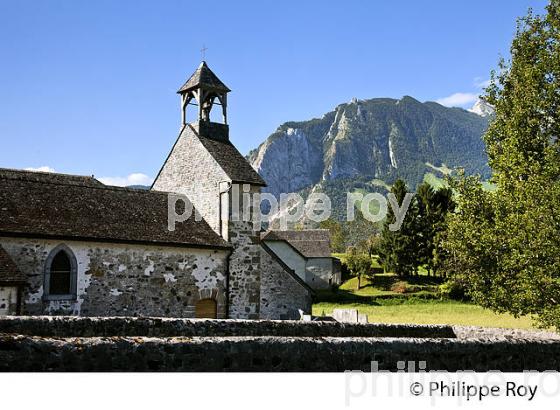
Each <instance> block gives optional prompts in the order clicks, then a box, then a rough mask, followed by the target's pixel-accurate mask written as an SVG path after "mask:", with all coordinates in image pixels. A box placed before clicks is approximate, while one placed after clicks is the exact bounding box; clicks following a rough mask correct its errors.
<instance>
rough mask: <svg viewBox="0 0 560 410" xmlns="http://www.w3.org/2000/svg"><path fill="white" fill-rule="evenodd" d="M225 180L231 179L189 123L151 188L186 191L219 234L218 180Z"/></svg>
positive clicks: (183, 192)
mask: <svg viewBox="0 0 560 410" xmlns="http://www.w3.org/2000/svg"><path fill="white" fill-rule="evenodd" d="M223 181H229V178H228V177H227V175H226V174H225V172H224V171H223V170H222V169H221V168H220V166H219V165H218V163H217V162H216V160H215V159H214V158H212V155H210V153H209V152H208V151H207V150H206V148H204V146H203V145H202V143H201V142H200V140H199V139H198V138H197V137H196V135H195V134H194V133H193V131H192V130H191V128H190V127H188V126H186V127H184V128H183V130H182V132H181V134H180V135H179V138H178V140H177V142H176V144H175V146H174V147H173V150H172V151H171V154H170V155H169V158H168V159H167V161H166V162H165V164H164V165H163V168H162V169H161V172H160V174H159V176H158V177H157V179H156V180H155V182H154V185H153V188H152V189H154V190H155V191H164V192H175V193H180V194H182V195H185V196H186V197H187V198H189V199H190V201H191V202H192V203H193V205H194V207H195V208H196V209H197V211H198V212H199V213H200V214H201V215H202V217H203V218H204V219H205V220H206V222H208V224H209V225H210V227H211V228H212V229H213V230H214V231H215V232H216V233H218V234H219V233H220V218H219V213H220V194H219V183H220V182H223Z"/></svg>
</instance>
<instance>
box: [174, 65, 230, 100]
mask: <svg viewBox="0 0 560 410" xmlns="http://www.w3.org/2000/svg"><path fill="white" fill-rule="evenodd" d="M195 88H210V89H212V90H214V91H219V92H225V93H229V92H230V91H231V90H230V89H229V88H228V87H227V86H226V85H225V84H224V83H222V81H221V80H220V79H219V78H218V76H217V75H216V74H214V72H213V71H212V70H210V68H209V67H208V65H206V61H203V62H202V63H200V65H199V66H198V68H197V69H196V71H195V72H194V74H193V75H191V77H190V78H189V79H188V80H187V82H186V83H185V84H183V86H182V87H181V88H180V89H179V91H177V94H182V93H184V92H187V91H190V90H193V89H195Z"/></svg>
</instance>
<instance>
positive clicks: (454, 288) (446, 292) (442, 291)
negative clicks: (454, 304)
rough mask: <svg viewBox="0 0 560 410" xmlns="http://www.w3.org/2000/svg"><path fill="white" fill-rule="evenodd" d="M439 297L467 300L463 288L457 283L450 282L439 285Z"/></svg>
mask: <svg viewBox="0 0 560 410" xmlns="http://www.w3.org/2000/svg"><path fill="white" fill-rule="evenodd" d="M439 295H440V297H441V298H442V299H451V300H459V301H464V300H468V299H469V298H468V296H467V295H466V293H465V288H464V287H463V286H462V285H461V284H460V283H459V282H457V281H454V280H450V281H447V282H445V283H444V284H442V285H439Z"/></svg>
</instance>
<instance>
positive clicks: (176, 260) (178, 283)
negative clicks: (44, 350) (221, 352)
mask: <svg viewBox="0 0 560 410" xmlns="http://www.w3.org/2000/svg"><path fill="white" fill-rule="evenodd" d="M0 243H1V244H2V246H3V247H4V249H5V250H6V251H7V252H8V254H10V256H11V257H12V259H13V260H14V262H15V263H16V264H17V266H18V267H19V269H20V270H21V271H22V272H23V273H24V274H26V275H27V278H28V286H27V287H26V288H25V291H24V296H23V299H24V301H23V306H22V310H23V312H22V313H23V314H24V315H41V314H50V315H60V314H64V315H83V316H111V315H113V316H174V317H194V306H195V303H196V302H197V301H198V300H199V299H204V298H214V299H216V301H217V306H218V317H225V315H226V290H225V289H226V288H225V286H226V272H227V270H226V268H227V267H226V259H227V251H222V250H204V249H187V248H167V247H158V246H143V245H121V244H105V243H93V242H72V241H68V242H64V245H66V246H67V247H68V248H70V250H71V251H72V252H73V253H74V255H75V256H76V259H77V268H78V271H77V283H78V285H77V298H76V300H71V301H70V300H69V301H45V300H43V280H44V272H45V264H46V260H47V257H48V255H49V253H50V252H51V251H52V250H53V249H54V248H56V247H57V246H58V245H60V244H61V242H60V241H53V240H33V239H12V238H0Z"/></svg>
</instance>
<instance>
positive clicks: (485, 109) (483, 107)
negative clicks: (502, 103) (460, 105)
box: [469, 98, 494, 117]
mask: <svg viewBox="0 0 560 410" xmlns="http://www.w3.org/2000/svg"><path fill="white" fill-rule="evenodd" d="M469 111H470V112H472V113H475V114H478V115H480V116H481V117H489V116H491V115H494V107H492V106H491V105H490V104H488V103H487V102H486V101H484V100H483V99H481V98H479V99H478V100H477V101H476V102H475V103H474V105H473V106H472V108H471V109H469Z"/></svg>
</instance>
